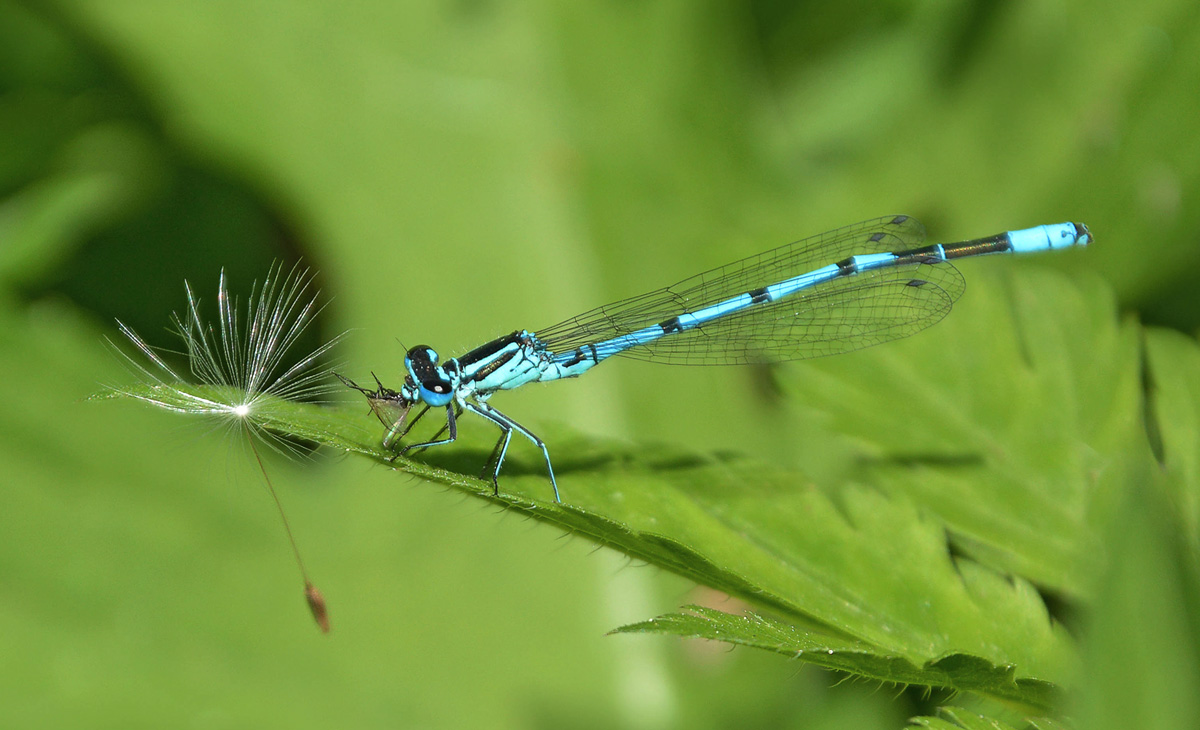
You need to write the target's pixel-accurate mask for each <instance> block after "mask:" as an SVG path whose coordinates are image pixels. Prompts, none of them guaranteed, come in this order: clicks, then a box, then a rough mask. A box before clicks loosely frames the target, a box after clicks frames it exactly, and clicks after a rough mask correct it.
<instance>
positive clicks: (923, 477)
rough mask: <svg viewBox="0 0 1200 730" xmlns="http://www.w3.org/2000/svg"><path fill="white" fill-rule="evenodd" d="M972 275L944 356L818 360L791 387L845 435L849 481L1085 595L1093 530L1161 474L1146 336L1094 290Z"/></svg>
mask: <svg viewBox="0 0 1200 730" xmlns="http://www.w3.org/2000/svg"><path fill="white" fill-rule="evenodd" d="M989 263H990V262H989ZM970 273H971V274H974V275H973V276H971V277H970V288H969V290H968V292H967V294H966V296H965V297H964V298H963V301H962V302H961V306H957V307H956V308H955V311H954V312H953V313H952V314H951V316H950V317H948V318H947V320H946V322H945V323H943V324H942V325H940V326H939V327H938V328H937V330H936V331H935V332H933V333H930V337H929V338H928V339H929V340H934V339H936V343H935V344H932V345H930V343H929V342H928V341H927V342H925V343H917V342H915V341H909V342H904V343H899V344H898V345H897V346H895V347H887V348H874V349H872V350H870V351H868V352H864V353H860V354H858V355H856V356H854V357H847V358H841V359H838V360H836V361H832V360H831V361H818V362H813V363H808V364H806V365H805V367H804V372H803V377H797V378H789V379H788V380H786V381H785V383H784V385H785V387H786V388H787V389H788V391H789V392H790V393H791V394H793V395H794V396H795V397H796V400H797V401H798V402H800V403H803V404H805V406H804V407H802V408H801V411H802V412H803V413H805V417H806V418H815V419H823V420H824V421H825V422H828V423H829V425H830V427H831V428H834V429H836V430H838V431H840V432H842V433H843V434H846V435H848V436H849V437H850V439H851V443H852V444H853V446H852V447H851V448H852V449H853V450H855V452H856V453H858V454H859V455H860V456H859V460H860V467H859V468H858V469H857V470H855V471H853V472H851V474H850V475H849V476H851V477H854V478H858V479H861V480H863V481H867V482H869V483H871V484H873V485H875V486H877V487H879V488H881V489H883V490H885V491H886V492H887V493H889V494H892V495H895V496H897V497H904V498H907V499H911V500H913V501H914V502H915V503H917V504H918V505H920V506H921V508H922V509H925V510H928V511H929V512H931V513H933V514H936V515H937V516H938V517H939V518H940V519H941V520H943V521H944V522H945V524H946V526H947V527H948V529H949V530H950V531H951V536H952V538H953V540H954V543H955V545H956V547H957V548H958V549H959V550H961V551H962V552H964V553H965V554H967V555H970V556H971V557H973V558H974V559H976V560H978V561H980V562H982V563H984V564H987V565H990V566H992V567H994V568H995V569H997V570H1000V571H1003V572H1008V573H1013V574H1016V575H1020V576H1023V577H1025V578H1027V579H1029V580H1032V581H1033V582H1035V583H1037V584H1039V585H1042V586H1044V587H1047V588H1050V589H1052V590H1054V591H1056V592H1058V593H1061V594H1063V595H1066V596H1070V597H1076V598H1082V597H1086V596H1088V595H1089V594H1090V593H1091V590H1092V588H1091V586H1092V583H1093V581H1094V580H1095V579H1096V575H1097V573H1098V572H1099V571H1100V570H1101V569H1102V567H1103V563H1102V560H1101V558H1102V556H1103V551H1102V550H1100V543H1099V537H1098V533H1097V525H1098V524H1103V523H1104V522H1105V520H1106V519H1107V518H1108V515H1110V514H1111V513H1112V511H1113V509H1114V507H1113V503H1114V500H1115V499H1117V498H1119V496H1120V495H1121V494H1122V493H1123V491H1124V489H1125V488H1126V486H1125V485H1126V484H1127V483H1128V482H1129V480H1130V479H1131V477H1132V476H1133V475H1136V474H1139V473H1144V472H1145V471H1146V470H1148V469H1150V468H1151V464H1152V460H1151V454H1150V451H1149V449H1148V447H1147V443H1146V439H1145V435H1144V428H1143V425H1142V419H1141V405H1140V402H1141V373H1140V357H1139V350H1138V329H1137V328H1136V327H1135V326H1133V324H1132V323H1126V324H1125V325H1123V326H1119V327H1118V326H1114V324H1113V322H1114V320H1115V310H1116V306H1115V303H1114V302H1113V300H1112V297H1111V294H1110V293H1109V292H1108V290H1107V289H1106V288H1105V287H1103V286H1102V285H1100V284H1099V283H1098V282H1095V281H1092V282H1091V283H1089V284H1087V285H1086V286H1083V287H1080V288H1075V287H1072V286H1067V285H1065V282H1064V280H1063V279H1062V277H1061V276H1059V275H1056V274H1053V273H1050V272H1047V271H1044V270H1040V269H1036V268H1034V267H1028V268H1025V269H1022V271H1021V275H1020V276H1019V277H1016V276H1013V277H1008V278H1004V279H998V278H996V277H993V276H990V275H988V274H985V273H984V272H976V271H971V272H970ZM923 337H924V336H923ZM914 339H916V338H914Z"/></svg>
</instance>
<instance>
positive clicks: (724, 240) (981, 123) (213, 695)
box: [0, 0, 1200, 728]
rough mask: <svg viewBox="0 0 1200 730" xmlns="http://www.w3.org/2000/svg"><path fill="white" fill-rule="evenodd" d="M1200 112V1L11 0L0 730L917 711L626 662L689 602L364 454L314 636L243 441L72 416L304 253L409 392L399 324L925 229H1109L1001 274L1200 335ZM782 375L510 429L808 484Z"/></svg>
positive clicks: (711, 666) (745, 719) (0, 123)
mask: <svg viewBox="0 0 1200 730" xmlns="http://www.w3.org/2000/svg"><path fill="white" fill-rule="evenodd" d="M1198 91H1200V6H1197V5H1196V4H1195V3H1191V2H1185V1H1184V0H1162V1H1160V2H1143V3H1136V2H1131V1H1126V2H1090V3H1089V2H1083V1H1082V0H1067V1H1062V2H1054V1H1050V0H1029V1H1027V2H1000V1H999V0H989V1H986V2H962V1H957V2H956V1H954V0H942V1H940V2H935V1H924V2H922V1H919V0H892V1H890V2H878V3H872V2H848V3H842V4H838V5H834V4H827V3H813V2H800V3H788V2H779V1H777V0H774V1H773V0H761V1H759V2H749V3H739V2H729V1H728V0H726V1H724V2H718V1H705V2H678V1H676V2H634V1H632V0H619V1H610V2H600V3H577V4H576V3H553V2H541V3H539V2H531V3H500V2H494V1H491V0H456V1H454V2H441V3H390V2H378V1H375V2H367V1H365V0H364V1H363V2H352V3H334V2H317V1H308V2H294V1H293V2H282V1H279V0H275V1H271V0H249V1H247V0H241V1H239V2H229V1H227V0H226V1H217V0H206V1H205V2H197V1H195V0H192V1H190V2H189V1H179V2H173V3H155V2H145V1H142V2H137V1H134V0H120V1H118V0H113V1H108V2H103V3H95V2H82V1H76V0H56V1H54V2H32V1H30V2H11V0H0V94H2V95H0V364H2V367H3V370H2V372H3V378H2V379H0V388H2V389H3V390H2V396H0V398H2V400H0V402H3V403H4V407H3V409H0V489H2V490H3V493H2V495H0V626H3V629H0V707H3V708H4V709H3V713H4V714H5V715H6V716H7V720H6V721H4V724H6V725H11V726H13V727H123V728H126V727H151V726H152V727H197V728H210V727H212V728H225V727H231V728H238V727H284V726H287V727H292V728H299V727H309V726H325V727H330V726H333V727H362V728H370V727H430V728H435V727H436V728H440V727H446V728H450V727H497V728H529V727H535V728H540V727H547V728H548V727H582V728H589V727H613V726H624V727H644V728H667V727H685V726H686V727H721V726H729V725H735V724H736V725H737V726H739V727H796V728H800V727H806V728H807V727H857V728H871V727H881V728H883V727H897V726H899V725H901V724H902V723H903V719H904V718H905V717H906V716H908V715H911V714H914V713H916V712H919V711H921V710H922V707H923V702H924V701H925V700H924V699H923V698H922V697H921V695H920V693H919V692H914V693H909V694H906V695H903V696H901V697H899V698H898V699H894V698H893V693H891V692H876V691H875V688H874V687H870V686H864V685H860V684H854V683H847V684H843V685H840V686H832V685H833V684H834V683H835V682H836V677H834V676H833V675H829V674H825V673H821V672H818V671H815V670H813V669H811V668H803V667H801V666H799V665H796V664H788V663H786V661H784V660H782V659H780V658H778V657H775V656H769V655H765V654H763V655H761V656H760V654H759V653H758V652H752V651H746V650H740V651H734V652H728V651H726V650H725V649H723V648H720V647H716V648H714V647H712V646H709V645H701V644H695V643H685V642H678V641H676V640H674V639H666V638H658V637H608V638H606V637H605V636H603V634H604V632H605V631H606V630H608V629H610V628H612V627H615V626H617V625H619V624H621V623H625V622H630V621H634V620H639V619H643V618H646V617H648V616H650V615H653V614H655V613H658V612H662V611H666V610H671V609H674V608H676V607H677V606H678V605H679V604H681V603H684V602H687V601H690V600H695V599H696V598H697V596H696V594H694V593H693V588H692V586H691V585H690V584H688V583H687V582H686V581H683V580H681V579H678V578H675V577H673V576H669V575H664V574H662V573H661V572H659V571H658V570H656V569H653V568H644V567H638V566H630V565H628V564H627V562H628V561H627V560H626V559H625V558H623V557H622V556H619V555H616V554H614V553H611V552H609V551H605V550H600V551H595V550H594V549H593V546H591V545H589V544H586V543H585V542H584V541H582V540H576V539H571V538H569V537H568V538H563V537H562V536H561V535H560V534H559V533H558V532H556V531H554V530H552V529H550V528H547V527H545V526H541V525H537V524H533V523H528V522H523V521H521V520H520V519H518V518H515V517H514V516H512V515H506V514H498V513H497V512H496V511H495V510H493V509H489V508H482V509H481V507H480V505H479V504H476V503H474V501H473V500H464V499H463V498H462V497H461V496H460V495H458V494H455V493H450V492H447V491H445V490H442V489H439V488H434V489H431V488H429V486H428V485H426V484H423V483H420V482H418V481H417V480H415V479H414V478H412V477H408V476H405V475H402V474H398V473H392V472H389V471H387V470H385V469H382V468H379V467H376V466H372V465H371V464H369V463H367V462H366V461H364V460H354V459H349V460H346V459H337V458H324V457H320V456H318V458H316V459H315V460H314V461H312V462H301V463H291V462H287V461H284V460H281V459H280V460H274V461H272V463H271V464H270V467H271V469H272V471H273V473H274V475H275V479H276V483H277V485H278V486H279V487H280V489H281V491H282V492H283V498H284V501H285V503H286V504H287V506H288V508H289V513H290V517H291V521H292V524H293V526H294V527H295V528H296V530H297V532H298V533H299V538H300V541H301V544H302V547H303V548H304V549H305V551H306V555H307V559H308V562H309V568H310V571H311V572H312V573H313V576H314V579H315V580H316V581H317V582H318V584H319V585H320V586H321V587H322V589H323V590H324V592H325V594H326V596H327V597H328V599H329V601H330V604H331V609H332V612H333V621H334V627H335V629H334V633H333V634H332V635H331V636H329V637H324V636H321V635H319V634H318V633H317V632H316V631H315V629H313V628H312V627H311V625H310V623H309V621H310V619H309V618H308V616H307V614H306V612H305V610H304V608H303V605H302V602H301V601H300V599H299V590H298V586H297V581H296V575H295V572H294V571H295V568H294V567H293V566H292V565H291V564H290V562H289V561H290V558H289V555H288V552H287V547H286V543H285V541H284V538H283V536H282V533H281V530H280V528H279V525H278V521H277V516H276V515H275V514H274V512H273V511H272V509H271V506H270V503H269V499H268V498H267V497H266V496H265V495H264V493H263V490H262V488H261V479H260V477H259V476H258V475H257V474H256V472H255V471H254V470H253V468H252V465H251V461H250V459H249V458H248V456H247V454H246V453H245V451H244V449H243V448H242V447H241V446H239V445H238V444H237V442H236V440H235V439H231V438H228V437H227V436H226V435H225V434H223V433H222V432H221V431H220V429H212V428H209V427H206V426H205V425H202V424H200V425H198V424H194V423H190V422H184V419H180V418H178V417H173V416H172V415H171V414H168V413H160V412H152V411H151V410H150V409H147V408H144V407H141V406H139V405H138V404H135V403H124V402H101V403H96V402H83V399H84V398H86V397H87V396H88V395H90V394H92V393H95V392H97V391H98V390H100V389H101V388H102V387H103V386H104V385H106V384H113V383H121V382H126V381H127V380H128V378H129V376H128V374H127V373H125V371H124V370H123V369H122V367H121V365H120V363H119V361H118V359H117V358H116V357H114V356H113V354H112V353H111V352H110V351H109V350H108V349H107V348H106V346H105V344H104V340H103V338H104V337H105V336H112V335H113V334H114V332H115V328H114V326H113V318H114V317H120V318H121V319H122V320H123V321H126V322H128V323H130V324H131V325H132V326H133V327H134V328H135V329H137V330H138V331H139V332H141V333H142V334H143V335H146V336H147V338H148V339H150V340H151V341H152V342H155V343H157V344H170V339H169V338H168V337H167V336H166V333H165V332H164V329H163V328H164V326H165V325H166V323H167V318H168V315H169V313H170V312H171V311H172V310H178V309H180V308H181V307H182V306H183V303H184V299H183V288H182V282H183V280H184V279H185V278H186V279H188V280H189V281H191V282H192V283H193V285H194V286H195V287H196V288H197V290H198V291H199V293H200V294H201V295H202V296H204V297H206V298H209V300H210V301H211V299H212V298H213V296H214V295H215V291H216V279H217V275H218V272H219V271H220V269H221V268H222V267H224V268H225V269H226V270H227V271H228V272H229V275H230V277H231V280H232V286H233V287H234V288H240V289H242V290H243V291H245V290H247V289H248V288H249V285H250V282H251V281H253V280H254V279H256V278H261V277H262V276H263V275H264V274H265V272H266V270H267V267H268V266H269V264H270V262H271V261H272V260H274V259H283V260H287V261H290V260H295V259H298V258H303V259H304V261H306V262H307V263H308V264H309V265H311V266H313V267H315V268H316V269H318V270H319V272H320V277H319V283H320V285H321V287H322V289H323V292H324V294H325V297H326V298H327V300H328V301H330V305H329V307H328V309H327V310H326V311H325V313H324V315H323V318H322V321H321V329H322V331H321V333H320V334H321V335H322V336H326V337H328V336H331V335H333V334H336V333H337V332H339V331H342V330H344V329H351V330H352V331H351V333H350V334H349V335H348V338H347V339H346V341H345V343H344V346H343V347H341V348H340V352H339V357H340V359H342V360H343V361H344V362H345V363H346V366H345V368H346V371H347V372H348V373H349V374H351V375H352V376H355V377H365V376H366V374H367V373H368V371H370V370H375V371H376V372H377V373H379V374H380V376H381V377H382V378H384V380H385V382H392V383H395V382H396V381H397V380H398V379H399V377H400V375H399V368H400V362H401V357H402V352H403V350H402V347H401V345H400V344H399V342H398V340H399V339H402V340H403V341H404V342H405V343H406V344H409V345H413V344H416V343H418V342H426V343H428V344H431V345H433V346H435V347H436V348H437V349H438V350H439V351H441V352H443V353H454V352H460V351H462V350H464V349H467V348H469V347H472V346H475V345H477V344H480V343H482V342H484V341H486V340H487V339H489V338H491V337H494V336H497V335H500V334H506V333H507V332H509V331H511V330H513V329H516V328H520V327H529V328H533V329H536V328H538V327H541V326H545V325H547V324H550V323H553V322H556V321H558V320H560V319H564V318H566V317H569V316H572V315H574V314H577V313H578V312H581V311H583V310H585V309H588V308H590V307H592V306H595V305H597V304H601V303H604V302H607V301H610V300H613V299H617V298H620V297H623V296H627V295H630V294H635V293H639V292H641V291H644V290H647V289H649V288H652V287H657V286H661V285H663V284H667V283H670V282H672V281H675V280H677V279H679V278H683V277H685V276H687V275H690V274H692V273H695V272H696V271H698V270H700V269H702V268H708V267H711V266H716V265H719V264H722V263H725V262H727V261H730V260H733V259H736V258H738V257H741V256H745V255H749V254H753V253H757V252H759V251H761V250H764V249H767V248H770V247H774V246H776V245H780V244H782V243H786V242H788V241H790V240H794V239H797V238H800V237H803V236H806V235H809V234H814V233H819V232H821V231H823V230H826V229H830V228H834V227H837V226H840V225H843V224H847V223H851V222H855V221H858V220H862V219H865V218H870V217H875V216H878V215H883V214H887V213H893V212H904V213H909V214H912V215H915V216H917V217H919V218H920V219H921V220H923V221H924V222H925V224H926V226H927V227H928V229H929V231H930V237H931V238H933V239H936V240H958V239H962V238H970V237H975V236H981V235H986V234H991V233H994V232H997V231H1001V230H1006V229H1011V228H1020V227H1027V226H1032V225H1035V224H1039V223H1050V222H1057V221H1060V220H1080V221H1085V222H1086V223H1087V224H1088V225H1089V226H1090V227H1091V229H1092V231H1093V232H1094V233H1095V234H1096V237H1097V239H1098V244H1097V245H1096V246H1094V247H1093V248H1092V249H1091V250H1090V251H1089V252H1088V254H1087V255H1086V256H1075V257H1071V258H1070V259H1069V261H1064V260H1062V259H1060V258H1055V257H1051V258H1050V259H1049V260H1040V261H1036V262H994V261H989V262H986V265H984V264H975V263H973V262H972V263H971V264H968V265H967V266H965V267H964V268H965V269H966V275H967V278H968V282H969V281H970V279H971V278H972V276H978V275H982V274H983V270H984V269H985V268H987V267H1006V266H1013V267H1019V266H1060V267H1063V268H1064V269H1068V270H1069V271H1071V272H1072V275H1076V274H1078V275H1080V276H1083V275H1087V273H1088V272H1089V271H1090V273H1091V274H1098V275H1099V276H1101V277H1103V278H1104V279H1106V280H1107V281H1108V282H1110V283H1111V285H1112V286H1113V287H1114V289H1115V290H1116V291H1117V293H1118V296H1119V299H1120V301H1121V303H1122V306H1123V307H1124V308H1125V309H1127V310H1129V311H1132V312H1136V313H1137V314H1138V316H1140V317H1141V318H1142V319H1144V320H1146V321H1149V322H1153V323H1159V324H1164V325H1167V326H1171V327H1176V328H1179V329H1181V330H1183V331H1185V332H1188V333H1192V332H1194V331H1195V330H1196V329H1197V326H1198V324H1200V289H1198V288H1197V287H1196V286H1195V281H1196V278H1197V277H1196V275H1197V271H1200V245H1198V244H1200V240H1198V236H1197V233H1196V231H1197V230H1198V226H1197V224H1198V222H1200V221H1198V218H1200V215H1198V213H1197V206H1196V202H1197V196H1198V194H1200V185H1198V182H1200V181H1198V180H1197V176H1198V172H1200V134H1197V128H1198V123H1197V119H1200V93H1197V92H1198ZM1085 270H1088V271H1085ZM966 296H967V297H970V296H971V291H970V287H969V286H968V292H967V295H966ZM924 342H925V344H926V346H930V347H937V346H951V345H952V343H949V342H945V341H939V340H938V339H937V338H936V335H935V334H934V333H930V334H929V335H927V336H924ZM666 375H669V376H670V377H669V378H668V377H665V376H666ZM763 375H764V374H763V371H762V370H758V369H753V368H741V369H739V368H674V369H672V370H670V372H669V373H667V372H666V371H664V370H663V369H662V368H660V367H658V366H654V365H648V364H642V363H635V362H628V363H621V364H620V365H619V366H609V367H605V368H599V369H597V370H596V371H595V372H594V373H593V374H590V375H589V377H588V378H585V379H582V380H579V381H577V382H572V383H569V384H564V385H554V386H547V387H545V388H532V389H530V390H529V391H528V392H526V391H524V390H523V391H521V392H519V393H513V394H511V395H506V396H505V400H504V402H503V403H502V404H500V405H501V407H502V408H504V410H506V411H507V412H509V413H512V414H514V415H515V416H517V417H518V418H519V420H521V421H522V422H523V423H526V424H528V425H530V426H531V427H534V429H535V430H537V427H538V425H539V424H547V423H554V422H564V423H570V424H571V425H572V426H573V427H574V428H577V429H580V430H582V431H585V432H589V433H593V434H599V435H608V436H618V437H620V438H624V439H629V440H634V441H656V440H657V441H667V442H678V443H686V444H688V445H689V446H691V447H694V448H696V449H699V450H713V449H727V450H733V451H737V452H741V453H748V454H751V455H753V456H756V457H760V458H763V459H770V460H777V461H780V462H782V463H785V464H788V465H796V464H794V463H793V462H794V461H795V459H796V458H797V457H796V455H795V454H796V449H794V448H792V446H793V445H794V442H795V438H796V433H798V429H802V428H803V427H804V426H803V424H799V423H797V422H796V418H795V416H794V415H793V414H791V412H790V411H789V409H788V408H787V406H786V404H781V403H780V402H779V399H778V394H777V393H776V392H775V391H774V390H772V389H771V388H770V387H764V386H763V383H764V382H766V383H768V384H769V382H770V380H771V379H770V378H765V377H763ZM778 377H789V376H788V375H787V374H786V373H785V374H783V375H779V376H778ZM697 394H700V395H699V396H698V395H697ZM475 427H476V426H475V425H472V426H465V428H475ZM480 428H482V427H480ZM514 448H518V449H519V448H524V445H519V446H515V447H514Z"/></svg>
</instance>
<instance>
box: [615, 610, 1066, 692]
mask: <svg viewBox="0 0 1200 730" xmlns="http://www.w3.org/2000/svg"><path fill="white" fill-rule="evenodd" d="M685 611H686V613H672V614H665V615H663V616H659V617H657V618H653V619H650V620H649V621H642V622H640V623H635V624H630V625H628V626H622V627H620V628H618V629H614V632H613V633H623V634H633V633H649V632H658V633H669V634H677V635H679V636H684V637H688V638H696V639H710V640H713V641H725V642H728V643H731V644H739V645H742V646H753V647H757V648H759V649H767V650H768V651H774V652H777V653H779V654H783V655H785V656H789V657H791V658H793V659H799V660H803V661H806V662H808V663H810V664H815V665H817V666H820V667H824V668H826V669H836V670H840V671H844V672H851V673H853V674H858V675H861V676H863V677H868V678H870V679H875V680H879V681H881V682H891V683H894V684H900V685H906V684H923V685H936V686H941V687H956V688H958V689H960V690H964V691H968V690H970V691H976V692H981V693H983V694H987V695H990V696H992V697H997V698H1001V699H1005V700H1010V701H1013V702H1019V703H1021V704H1024V705H1029V706H1035V707H1050V706H1052V705H1053V703H1054V701H1055V699H1056V694H1057V691H1056V689H1055V687H1054V686H1053V685H1051V684H1049V683H1047V682H1041V681H1038V680H1031V679H1017V678H1015V676H1014V672H1013V667H1011V666H1007V667H1001V666H995V665H991V664H988V663H987V662H986V661H984V660H982V659H980V658H978V657H973V656H969V655H965V654H954V655H950V656H946V657H943V658H941V659H938V660H936V661H929V662H926V663H924V664H923V665H921V666H917V665H915V664H913V663H912V662H911V661H910V660H909V659H907V658H904V657H899V656H889V655H885V654H881V653H880V652H879V651H878V648H877V647H875V646H872V645H870V644H867V643H864V642H859V641H854V640H852V639H847V638H845V637H842V636H836V635H831V634H822V633H821V632H819V631H816V630H811V629H802V628H800V627H798V626H795V625H790V624H786V623H783V622H781V621H778V620H775V619H772V618H769V617H766V616H760V615H758V614H755V613H749V612H748V613H746V614H745V615H741V616H735V615H732V614H728V613H724V612H722V611H717V610H715V609H711V608H706V607H704V606H687V607H685Z"/></svg>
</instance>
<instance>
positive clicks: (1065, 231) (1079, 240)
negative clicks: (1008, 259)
mask: <svg viewBox="0 0 1200 730" xmlns="http://www.w3.org/2000/svg"><path fill="white" fill-rule="evenodd" d="M1008 240H1009V241H1010V242H1011V244H1012V252H1013V253H1033V252H1037V251H1053V250H1056V249H1062V248H1071V247H1072V246H1086V245H1088V244H1089V243H1091V241H1092V234H1091V233H1090V232H1089V231H1088V229H1087V226H1085V225H1083V224H1082V223H1055V224H1053V225H1048V226H1036V227H1034V228H1026V229H1024V230H1021V231H1009V233H1008Z"/></svg>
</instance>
